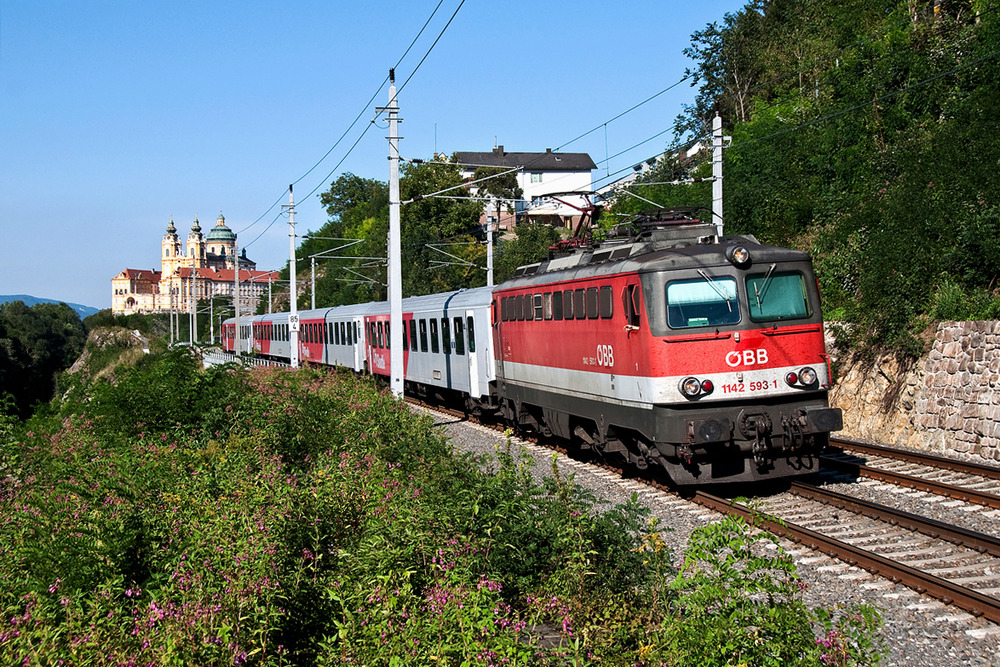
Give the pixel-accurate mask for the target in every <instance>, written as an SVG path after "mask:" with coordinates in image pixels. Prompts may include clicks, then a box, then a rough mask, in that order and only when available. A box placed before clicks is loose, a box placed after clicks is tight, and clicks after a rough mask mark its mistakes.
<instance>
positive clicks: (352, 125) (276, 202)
mask: <svg viewBox="0 0 1000 667" xmlns="http://www.w3.org/2000/svg"><path fill="white" fill-rule="evenodd" d="M443 3H444V0H439V1H438V3H437V5H436V6H435V7H434V10H433V11H432V12H431V14H430V16H428V17H427V20H426V21H425V22H424V24H423V26H421V28H420V30H419V31H418V32H417V34H416V36H415V37H414V38H413V40H412V41H411V42H410V45H409V46H408V47H406V50H405V51H404V52H403V55H401V56H400V57H399V59H398V60H397V61H396V64H395V66H394V68H396V67H399V65H400V64H401V63H402V62H403V60H404V59H405V58H406V56H407V55H408V54H409V53H410V51H411V50H412V49H413V46H414V45H415V44H416V43H417V41H418V40H419V39H420V37H421V35H423V33H424V31H425V30H426V29H427V26H428V25H429V24H430V22H431V20H433V18H434V16H435V15H436V14H437V11H438V9H440V7H441V5H442V4H443ZM464 3H465V0H462V2H461V4H460V5H459V8H461V5H462V4H464ZM457 12H458V10H457V9H456V10H455V13H453V14H452V17H451V19H449V20H448V23H449V24H450V23H451V21H452V19H454V18H455V14H456V13H457ZM445 28H447V26H445ZM443 32H444V31H443V30H442V33H441V34H443ZM441 34H439V35H438V37H437V39H435V40H434V44H437V42H438V40H440V39H441ZM431 49H433V45H432V46H431ZM429 53H430V49H429V50H428V51H427V53H425V54H424V57H423V58H422V59H421V60H420V64H423V62H424V60H426V59H427V55H428V54H429ZM420 64H418V65H417V68H415V69H414V73H415V72H416V69H419V67H420ZM410 76H411V78H412V76H413V73H411V75H410ZM388 80H389V76H388V74H387V75H386V77H385V78H384V79H383V80H382V82H381V83H379V85H378V88H376V90H375V92H374V93H373V94H372V96H371V98H370V99H369V100H368V102H367V103H366V104H365V106H364V107H363V108H362V109H361V111H360V112H358V115H357V116H356V117H355V118H354V120H353V121H352V122H351V124H350V125H349V126H348V127H347V129H346V130H344V132H343V133H342V134H341V135H340V137H339V138H338V139H337V141H336V142H335V143H334V144H333V146H331V147H330V149H329V150H328V151H327V152H326V153H325V154H324V155H323V157H321V158H320V159H319V160H318V161H317V162H316V163H315V164H314V165H313V166H312V167H310V168H309V170H308V171H306V172H305V173H304V174H302V175H301V176H299V178H297V179H296V180H295V181H293V182H292V185H297V184H298V183H299V182H301V181H302V180H304V179H305V178H306V177H307V176H308V175H309V174H311V173H312V172H313V171H315V170H316V168H317V167H319V165H321V164H322V163H323V162H324V161H326V159H327V158H328V157H329V156H330V154H331V153H332V152H333V151H334V150H335V149H336V148H337V146H339V145H340V143H341V142H342V141H343V140H344V138H345V137H346V136H347V135H348V133H350V131H351V130H352V129H353V128H354V126H355V125H357V123H358V121H359V120H361V118H362V117H363V116H364V115H365V113H366V112H367V111H368V110H369V109H370V108H371V106H372V104H373V103H374V102H375V98H376V97H377V96H378V94H379V92H381V90H382V89H383V88H384V87H385V83H386V82H387V81H388ZM407 80H409V79H407ZM370 127H371V124H369V125H367V126H366V127H365V131H364V132H362V134H361V136H360V137H358V140H357V141H355V142H354V144H353V145H352V146H351V148H350V149H349V150H348V152H347V154H346V155H345V156H344V158H343V159H341V161H340V162H339V163H337V166H336V167H335V168H334V169H333V170H332V171H331V172H330V174H328V175H327V176H326V178H329V177H330V176H331V175H333V173H335V172H336V170H337V169H338V168H339V167H340V165H342V164H343V163H344V160H346V159H347V156H348V155H350V154H351V152H352V151H353V150H354V148H355V147H356V146H357V145H358V143H360V141H361V138H363V137H364V135H365V134H366V133H367V131H368V129H369V128H370ZM326 178H324V179H323V180H324V182H325V180H326ZM321 185H322V183H321ZM319 187H320V186H317V188H314V189H313V190H312V192H310V193H309V195H307V197H308V196H311V195H312V194H314V193H315V192H316V190H317V189H318V188H319ZM286 192H287V191H286ZM284 197H285V192H282V194H281V195H279V196H278V198H277V199H276V200H275V202H274V203H273V204H271V205H270V206H269V207H268V208H267V210H266V211H264V213H262V214H261V215H260V217H258V218H257V219H256V220H254V222H252V223H251V224H250V225H248V226H247V227H245V228H243V229H242V230H240V232H245V231H247V230H248V229H250V228H251V227H253V226H254V225H256V224H257V223H258V222H260V221H261V220H262V219H263V218H264V216H266V215H267V214H268V213H269V212H270V211H271V210H273V209H274V207H275V206H277V205H278V204H279V203H280V202H281V201H282V200H283V199H284ZM273 224H274V222H273V221H272V222H271V225H273ZM271 225H268V229H270V227H271ZM265 231H266V230H265ZM260 236H261V235H258V236H257V238H255V239H254V241H256V240H257V239H259V238H260ZM251 243H253V241H251ZM247 245H249V244H247ZM245 247H247V246H244V248H245Z"/></svg>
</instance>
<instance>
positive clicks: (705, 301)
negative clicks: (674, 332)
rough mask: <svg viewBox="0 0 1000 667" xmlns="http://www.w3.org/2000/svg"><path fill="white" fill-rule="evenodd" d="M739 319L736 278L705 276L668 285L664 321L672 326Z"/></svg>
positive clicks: (680, 326)
mask: <svg viewBox="0 0 1000 667" xmlns="http://www.w3.org/2000/svg"><path fill="white" fill-rule="evenodd" d="M739 321H740V304H739V300H738V299H737V298H736V281H735V280H734V279H733V278H729V277H712V276H705V277H702V278H695V279H693V280H677V281H674V282H672V283H668V284H667V324H669V325H670V327H671V328H673V329H686V328H689V327H705V326H721V325H726V324H736V323H737V322H739Z"/></svg>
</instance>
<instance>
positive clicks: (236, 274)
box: [233, 239, 240, 357]
mask: <svg viewBox="0 0 1000 667" xmlns="http://www.w3.org/2000/svg"><path fill="white" fill-rule="evenodd" d="M233 311H235V315H236V344H235V345H234V346H233V349H234V350H235V351H236V356H237V357H238V356H240V255H239V253H238V252H237V251H236V239H233Z"/></svg>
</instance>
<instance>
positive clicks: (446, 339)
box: [441, 317, 451, 354]
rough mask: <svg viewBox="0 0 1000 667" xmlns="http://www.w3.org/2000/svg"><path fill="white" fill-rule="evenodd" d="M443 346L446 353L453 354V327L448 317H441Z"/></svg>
mask: <svg viewBox="0 0 1000 667" xmlns="http://www.w3.org/2000/svg"><path fill="white" fill-rule="evenodd" d="M441 347H442V348H443V349H444V353H445V354H451V327H450V326H448V318H447V317H442V318H441Z"/></svg>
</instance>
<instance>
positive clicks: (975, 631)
mask: <svg viewBox="0 0 1000 667" xmlns="http://www.w3.org/2000/svg"><path fill="white" fill-rule="evenodd" d="M435 415H436V416H435V419H436V420H437V423H438V425H439V426H440V427H441V428H442V429H444V430H445V431H446V432H447V433H448V435H449V436H450V437H451V440H452V444H453V446H454V447H455V449H456V450H458V451H462V452H470V453H473V454H488V455H490V456H493V455H495V454H496V451H497V447H499V446H503V436H502V435H501V434H499V433H497V432H495V431H491V430H489V429H486V428H484V427H481V426H478V425H474V424H469V423H467V422H463V421H461V420H458V419H454V418H449V417H443V416H437V413H435ZM527 451H528V452H529V453H530V454H531V455H532V456H533V457H534V458H535V460H536V462H537V465H536V467H535V471H536V475H537V476H538V477H539V478H542V477H546V476H551V458H552V452H550V451H548V450H544V449H541V448H537V447H534V446H531V445H528V446H527ZM558 465H559V469H560V473H561V474H565V475H570V474H575V481H576V483H577V484H579V485H581V486H583V487H585V488H586V489H588V490H589V491H590V492H591V493H593V494H594V496H595V497H596V498H598V499H599V501H600V502H602V503H605V504H606V506H607V507H613V506H614V505H617V504H621V503H624V502H626V501H627V500H628V498H629V497H630V496H631V495H632V493H633V492H634V493H637V494H638V498H639V501H640V502H641V503H643V504H644V505H646V506H647V507H649V509H650V511H651V513H652V515H653V516H655V517H657V518H659V519H660V521H661V524H660V525H661V526H663V527H664V528H665V529H667V530H665V531H664V534H663V537H664V539H665V540H666V542H667V544H668V545H669V546H670V548H671V549H672V550H673V553H674V554H675V557H676V558H678V561H679V558H680V555H681V554H682V552H683V549H684V544H685V543H686V541H687V538H688V535H689V534H690V532H691V531H692V530H693V529H694V528H696V527H698V526H702V525H705V524H707V523H709V522H711V521H713V520H714V519H716V518H718V516H719V515H717V514H716V513H715V512H713V511H711V510H707V509H705V508H702V507H700V506H698V505H696V504H694V503H690V502H688V501H685V500H682V499H679V498H676V497H674V496H671V495H670V494H667V493H663V492H660V491H657V490H655V489H650V488H649V487H647V486H644V485H642V484H639V483H637V482H633V481H630V480H624V481H623V480H621V479H619V478H618V477H617V476H615V475H613V474H611V473H608V472H605V471H603V470H600V469H599V468H596V467H593V466H589V465H587V464H583V463H579V462H576V461H573V460H571V459H568V458H567V457H565V456H559V457H558ZM832 488H833V489H834V490H837V491H840V492H841V493H848V494H853V495H861V496H863V497H865V498H869V499H872V500H875V501H876V502H880V503H882V504H885V505H889V506H892V507H898V508H900V509H904V510H906V511H910V512H914V513H921V514H926V515H929V516H932V517H934V518H936V519H939V520H941V521H949V522H954V523H956V524H957V525H961V526H965V527H967V528H970V529H973V530H980V531H982V532H987V533H990V534H997V531H998V529H997V525H998V521H997V519H998V516H1000V515H997V514H995V513H992V512H990V511H989V510H983V509H982V508H979V509H975V507H976V506H971V507H972V509H970V506H969V505H967V504H965V503H962V504H960V505H959V504H955V503H952V502H950V501H935V500H934V499H933V498H930V497H929V494H921V493H920V492H913V491H907V490H905V489H899V488H897V487H894V486H892V485H889V484H882V483H876V482H854V483H836V482H833V483H832ZM782 546H783V547H784V548H785V549H786V550H787V551H788V553H789V554H791V555H792V556H793V557H794V558H795V562H796V564H797V566H798V571H799V575H800V576H801V578H802V580H803V581H805V582H806V583H807V584H808V588H807V589H806V591H805V592H804V599H805V601H806V602H807V603H808V604H810V605H813V606H816V605H823V606H826V607H831V608H836V607H838V606H843V605H848V604H852V603H857V602H863V603H867V604H871V605H873V606H875V607H878V608H879V609H881V610H882V613H883V620H884V623H885V627H884V629H883V634H884V637H885V640H886V645H887V647H888V654H887V656H886V659H885V660H884V662H883V664H884V665H887V666H899V667H903V666H906V667H954V666H956V665H977V666H981V665H989V666H992V667H1000V626H997V625H995V624H993V623H991V622H989V621H984V620H981V619H977V618H975V617H973V616H972V615H970V614H967V613H965V612H963V611H962V610H960V609H957V608H955V607H951V606H947V605H944V604H942V603H941V602H938V601H937V600H934V599H933V598H929V597H924V596H921V595H918V594H917V593H915V592H913V591H911V590H910V589H908V588H906V587H904V586H899V585H896V584H893V583H892V582H890V581H888V580H886V579H882V578H881V577H876V576H872V575H870V574H868V573H867V572H865V571H864V570H860V569H859V568H856V567H851V566H848V565H847V564H846V563H841V562H839V561H837V560H835V559H832V558H829V557H827V556H825V555H823V554H820V553H818V552H814V551H811V550H808V549H805V548H802V547H799V546H798V545H796V544H794V543H791V542H785V541H783V542H782Z"/></svg>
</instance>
